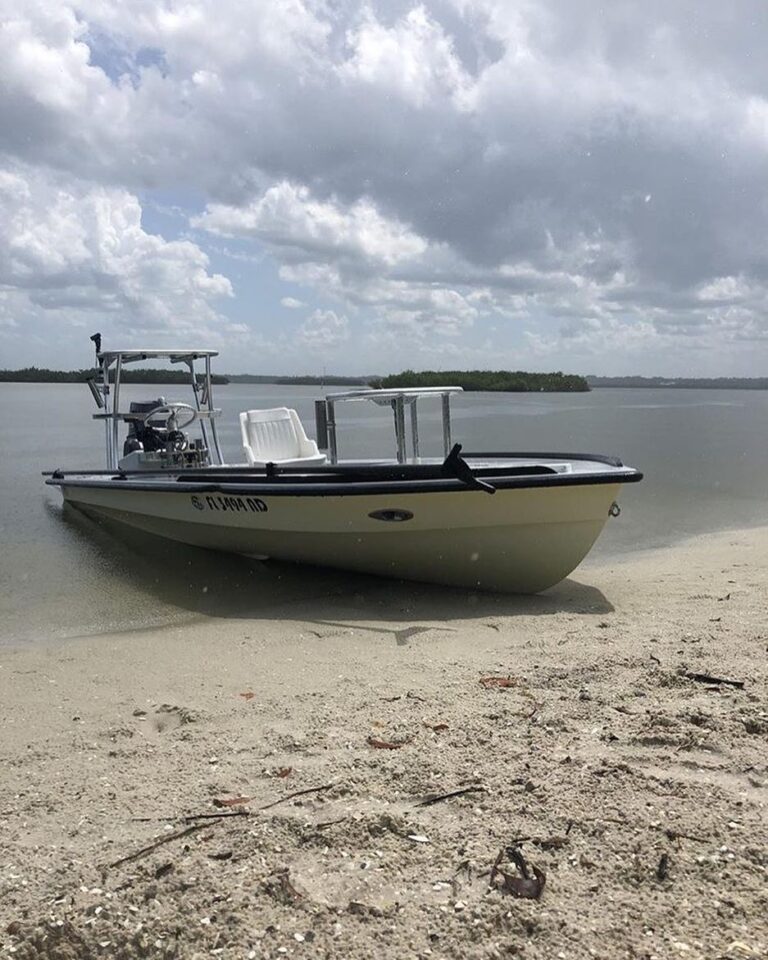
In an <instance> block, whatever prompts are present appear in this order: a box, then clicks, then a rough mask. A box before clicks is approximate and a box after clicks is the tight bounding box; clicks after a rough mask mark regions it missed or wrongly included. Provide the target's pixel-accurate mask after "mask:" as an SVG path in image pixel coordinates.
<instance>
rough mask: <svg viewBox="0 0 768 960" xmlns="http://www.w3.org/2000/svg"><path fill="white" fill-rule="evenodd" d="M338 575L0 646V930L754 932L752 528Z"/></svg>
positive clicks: (683, 946) (331, 953)
mask: <svg viewBox="0 0 768 960" xmlns="http://www.w3.org/2000/svg"><path fill="white" fill-rule="evenodd" d="M355 590H356V591H357V592H356V593H354V594H352V595H323V596H315V597H312V598H311V599H306V600H303V601H297V600H291V599H290V598H286V597H285V596H282V597H281V598H280V600H279V602H276V603H275V605H274V606H273V607H272V608H268V609H261V610H260V611H259V616H258V618H250V617H249V616H248V613H247V609H239V610H238V611H237V612H236V615H234V614H233V615H230V616H226V617H224V616H222V617H204V618H200V619H197V620H196V621H195V622H194V623H192V624H187V625H175V626H171V627H167V628H165V629H162V630H156V629H152V630H142V631H133V632H128V633H119V634H113V635H102V636H97V637H86V638H80V639H70V640H67V641H57V642H56V643H51V644H48V645H40V646H36V647H26V648H21V647H19V648H16V649H3V650H0V697H1V698H2V699H1V700H0V702H2V704H3V715H4V722H3V737H2V750H1V754H2V764H3V777H2V783H1V784H0V791H1V793H0V827H1V828H2V834H0V836H1V838H2V839H1V840H0V844H1V846H2V849H0V889H1V890H2V897H0V920H1V921H2V922H1V923H0V929H1V930H2V931H3V932H2V934H1V935H0V936H1V939H2V947H3V949H4V950H5V951H7V952H9V953H10V954H11V955H13V956H16V957H22V958H33V957H34V958H36V957H41V958H42V957H47V958H56V960H64V958H67V960H69V958H90V957H118V958H123V957H125V958H128V957H131V958H133V957H185V958H186V957H208V956H220V957H224V958H245V957H284V956H289V957H340V958H341V957H344V958H348V957H377V958H378V957H381V958H402V957H414V958H415V957H419V958H439V957H446V958H484V960H485V958H487V960H491V958H501V957H510V956H520V957H526V958H536V960H539V958H540V960H544V958H546V960H551V958H561V957H562V958H568V960H572V958H574V960H580V958H582V957H583V958H587V957H599V958H605V960H609V958H610V960H614V958H624V957H627V958H646V960H650V958H654V957H655V958H659V960H666V958H670V957H686V958H690V960H695V958H696V960H712V958H729V960H731V958H734V960H735V958H749V957H754V958H758V957H760V958H763V957H766V956H768V920H767V919H766V917H768V876H767V874H768V811H767V808H766V804H767V803H768V684H767V682H766V681H767V680H768V665H767V664H768V658H767V657H766V653H767V652H768V612H767V608H768V604H767V603H766V598H767V597H768V530H766V529H762V530H751V531H739V532H733V533H728V534H718V535H716V536H710V537H702V538H697V539H695V540H692V541H689V542H687V543H685V544H682V545H680V546H677V547H674V548H671V549H668V550H664V551H659V552H646V553H641V554H638V555H636V556H634V557H629V558H626V559H623V560H622V561H621V562H618V561H616V562H613V563H612V564H609V565H603V566H599V565H586V566H584V567H582V568H580V569H579V570H578V571H576V574H575V576H574V578H573V579H571V580H569V581H566V582H565V583H564V584H562V585H560V586H559V587H557V588H555V589H554V590H552V591H549V592H548V593H547V594H546V595H544V596H541V597H536V598H510V597H499V596H490V595H482V594H469V593H465V592H461V591H451V590H443V589H440V588H433V587H425V586H418V585H412V584H411V585H407V584H397V583H388V582H386V581H376V580H373V579H371V580H366V581H355ZM707 676H709V677H712V678H721V679H723V680H726V681H731V682H730V683H718V682H714V681H707V680H706V677H707ZM294 794H295V796H292V795H294ZM446 794H454V795H452V796H444V795H446ZM232 801H240V802H236V803H233V802H232ZM424 801H428V802H424ZM223 814H226V815H228V816H222V815H223ZM232 814H236V815H234V816H232ZM211 815H215V816H211ZM494 865H496V866H495V869H494ZM521 894H523V895H524V896H521Z"/></svg>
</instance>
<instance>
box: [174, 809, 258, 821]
mask: <svg viewBox="0 0 768 960" xmlns="http://www.w3.org/2000/svg"><path fill="white" fill-rule="evenodd" d="M250 815H251V813H250V811H249V810H227V811H225V812H223V813H190V814H189V816H186V817H184V822H185V823H189V822H190V821H192V820H228V819H229V818H230V817H250Z"/></svg>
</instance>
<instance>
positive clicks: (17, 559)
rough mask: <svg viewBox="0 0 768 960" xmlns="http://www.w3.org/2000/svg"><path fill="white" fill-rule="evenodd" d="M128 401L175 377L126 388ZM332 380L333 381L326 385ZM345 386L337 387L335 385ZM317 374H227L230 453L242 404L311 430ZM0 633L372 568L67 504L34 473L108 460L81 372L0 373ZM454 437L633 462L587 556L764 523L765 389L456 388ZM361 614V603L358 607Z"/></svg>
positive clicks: (134, 622)
mask: <svg viewBox="0 0 768 960" xmlns="http://www.w3.org/2000/svg"><path fill="white" fill-rule="evenodd" d="M123 389H124V390H125V392H126V394H127V399H152V398H153V396H155V395H159V394H160V393H163V392H167V393H168V394H169V395H170V394H171V393H172V392H173V395H174V397H176V398H178V399H188V398H187V397H186V396H184V392H183V391H179V390H178V388H172V387H168V386H164V387H159V386H158V387H154V388H147V387H146V386H139V385H130V386H128V387H124V388H123ZM332 389H334V388H332ZM335 389H339V388H335ZM318 395H319V393H318V389H317V388H315V387H279V386H272V385H245V384H237V385H234V384H232V385H228V386H224V387H218V388H217V389H216V404H217V406H220V407H221V408H222V409H223V416H222V418H221V420H220V421H219V424H220V431H221V436H222V441H223V446H224V450H225V454H226V456H227V458H228V459H231V460H233V461H237V460H240V459H242V457H241V450H240V445H239V444H240V441H239V426H238V422H237V413H238V412H239V411H240V410H243V409H246V408H254V407H271V406H281V405H287V406H293V407H295V408H296V409H297V410H298V411H299V414H300V416H301V417H302V419H303V420H304V423H305V424H306V425H307V427H308V429H309V432H311V427H312V424H313V407H312V401H313V399H314V398H315V397H317V396H318ZM0 404H1V407H0V408H1V409H2V410H3V416H2V418H0V443H1V444H2V448H1V449H2V452H3V456H2V458H0V491H2V492H1V493H0V545H1V548H0V642H6V643H7V642H14V641H34V640H36V639H42V640H48V639H51V638H55V637H65V636H73V635H78V634H82V633H99V632H103V631H106V630H121V629H131V628H141V627H144V626H154V625H159V624H166V623H174V622H183V621H184V620H186V619H188V618H189V617H190V616H195V615H199V614H204V615H211V616H223V615H230V616H231V615H234V616H246V615H248V614H253V615H255V614H257V613H258V611H259V609H260V608H264V607H266V606H267V605H269V606H273V605H274V604H275V603H276V602H280V601H281V600H285V601H286V602H287V601H290V600H291V599H294V598H296V597H307V596H308V597H311V596H313V595H319V594H327V593H329V592H338V593H339V594H347V593H354V592H358V593H361V592H362V593H364V592H365V591H364V587H365V585H366V583H368V584H370V581H369V580H368V578H365V577H357V576H355V575H352V574H345V573H338V572H333V571H323V570H317V569H309V568H301V567H292V566H290V565H283V564H273V563H267V564H262V563H258V562H255V561H248V560H245V559H243V558H239V557H230V556H224V555H221V554H214V553H210V552H207V551H204V550H197V549H194V548H191V547H184V546H179V545H176V544H173V543H168V542H165V541H162V540H159V539H156V538H153V537H149V536H145V535H142V534H139V533H135V532H130V533H128V532H126V531H125V530H124V529H123V528H120V529H119V530H118V529H116V528H114V527H110V526H109V525H104V524H97V523H94V522H93V521H91V520H89V519H87V518H85V517H83V516H82V515H81V514H79V513H78V512H77V511H76V510H72V509H66V510H65V509H62V505H61V497H60V494H59V492H58V490H56V489H53V488H50V487H46V486H44V485H43V483H42V479H41V476H40V473H41V471H43V470H51V469H54V468H56V467H62V468H65V469H67V468H69V469H81V468H86V467H95V468H99V467H103V466H104V451H103V445H104V443H103V438H104V427H103V425H102V424H100V423H98V422H95V421H93V420H91V419H90V417H91V414H92V413H93V412H94V410H93V401H92V400H91V397H90V394H89V393H88V391H87V389H86V388H85V387H84V386H82V385H79V384H34V385H33V384H0ZM452 409H453V434H454V440H457V441H459V442H461V443H463V444H464V448H465V450H466V451H471V450H475V451H487V450H505V451H514V450H524V451H535V450H540V451H565V452H567V451H573V452H588V453H605V454H611V455H615V456H620V457H621V458H622V459H623V460H624V462H625V463H627V464H630V465H631V466H634V467H638V468H639V469H641V470H642V471H643V472H644V473H645V480H644V481H643V482H642V483H640V484H636V485H633V486H630V487H627V488H626V489H625V491H624V492H623V494H622V497H621V506H622V508H623V513H622V516H621V517H620V518H619V519H618V520H614V521H611V522H609V523H608V525H607V527H606V529H605V531H604V533H603V535H602V537H601V538H600V540H599V541H598V544H597V545H596V547H595V548H594V550H593V552H592V554H591V555H590V558H589V559H588V561H587V564H586V569H584V568H582V569H583V571H584V572H583V573H582V574H581V575H579V574H578V573H577V574H576V576H577V578H579V577H580V578H581V579H582V580H584V579H585V577H586V578H587V579H588V573H587V571H588V565H589V563H590V562H594V561H599V560H601V559H605V558H606V557H610V556H612V555H616V554H620V553H626V552H627V551H630V550H637V549H643V548H649V547H655V546H663V545H665V544H670V543H673V542H675V541H677V540H680V539H682V538H684V537H687V536H690V535H692V534H696V533H703V532H708V531H714V530H718V529H727V528H731V527H743V526H751V525H757V524H764V523H768V442H766V441H767V440H768V393H765V392H761V391H708V390H653V391H650V390H619V389H608V388H604V389H598V390H594V391H592V392H591V393H588V394H570V395H569V394H465V395H463V396H460V397H457V398H455V399H454V401H453V404H452ZM339 420H340V447H339V449H340V453H341V455H342V456H380V455H382V454H383V455H390V454H392V453H393V432H392V429H391V424H390V417H389V416H388V414H387V412H386V411H384V410H382V409H381V408H378V407H375V406H374V405H373V404H363V403H359V404H354V405H348V406H347V407H346V409H345V408H344V407H342V408H341V410H340V414H339ZM419 420H420V432H421V436H422V453H424V454H426V455H436V456H437V455H439V454H440V446H441V440H440V437H441V433H440V431H441V428H440V422H441V418H440V410H439V404H438V403H435V404H434V406H433V407H432V409H430V405H429V404H428V403H425V404H424V407H423V409H421V408H420V417H419ZM361 616H365V613H364V612H361Z"/></svg>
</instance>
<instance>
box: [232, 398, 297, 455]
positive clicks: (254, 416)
mask: <svg viewBox="0 0 768 960" xmlns="http://www.w3.org/2000/svg"><path fill="white" fill-rule="evenodd" d="M240 425H241V428H242V434H243V445H247V446H249V447H250V448H251V452H252V454H253V457H254V459H256V460H266V461H269V460H290V459H292V458H294V457H299V456H301V453H302V449H301V436H300V435H299V433H298V432H297V429H296V423H295V421H294V418H293V417H292V416H291V411H290V410H289V409H288V408H287V407H275V408H274V409H273V410H245V411H244V412H243V413H241V414H240ZM302 432H303V431H302Z"/></svg>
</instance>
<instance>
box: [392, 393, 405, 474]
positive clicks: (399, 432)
mask: <svg viewBox="0 0 768 960" xmlns="http://www.w3.org/2000/svg"><path fill="white" fill-rule="evenodd" d="M392 409H393V410H394V413H395V437H396V439H397V462H398V463H405V460H406V450H405V400H404V398H403V395H402V394H400V396H399V397H395V399H394V400H393V401H392Z"/></svg>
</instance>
